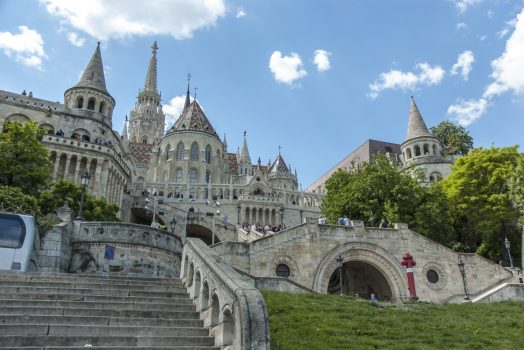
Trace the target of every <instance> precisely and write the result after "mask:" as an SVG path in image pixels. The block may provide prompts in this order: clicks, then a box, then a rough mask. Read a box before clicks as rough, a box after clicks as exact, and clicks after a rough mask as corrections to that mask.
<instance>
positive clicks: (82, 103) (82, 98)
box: [76, 96, 84, 108]
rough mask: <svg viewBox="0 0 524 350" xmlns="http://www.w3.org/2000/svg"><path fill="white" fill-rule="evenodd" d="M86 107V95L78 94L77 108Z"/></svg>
mask: <svg viewBox="0 0 524 350" xmlns="http://www.w3.org/2000/svg"><path fill="white" fill-rule="evenodd" d="M83 107H84V97H83V96H78V97H77V98H76V108H83Z"/></svg>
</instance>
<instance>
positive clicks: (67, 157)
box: [64, 154, 71, 180]
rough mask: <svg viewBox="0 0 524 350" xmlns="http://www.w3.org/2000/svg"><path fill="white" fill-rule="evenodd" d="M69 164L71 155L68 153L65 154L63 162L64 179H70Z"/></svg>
mask: <svg viewBox="0 0 524 350" xmlns="http://www.w3.org/2000/svg"><path fill="white" fill-rule="evenodd" d="M70 164H71V155H69V154H66V162H65V169H64V179H65V180H70V177H71V176H70V175H69V165H70Z"/></svg>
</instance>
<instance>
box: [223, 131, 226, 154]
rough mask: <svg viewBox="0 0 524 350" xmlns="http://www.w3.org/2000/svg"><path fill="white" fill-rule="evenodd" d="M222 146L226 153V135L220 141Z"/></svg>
mask: <svg viewBox="0 0 524 350" xmlns="http://www.w3.org/2000/svg"><path fill="white" fill-rule="evenodd" d="M222 144H223V145H224V150H225V151H227V140H226V133H224V139H223V140H222Z"/></svg>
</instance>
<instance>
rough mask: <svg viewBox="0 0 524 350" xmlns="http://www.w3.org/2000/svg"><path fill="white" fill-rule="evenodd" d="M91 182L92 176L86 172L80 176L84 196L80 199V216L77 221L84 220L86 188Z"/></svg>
mask: <svg viewBox="0 0 524 350" xmlns="http://www.w3.org/2000/svg"><path fill="white" fill-rule="evenodd" d="M89 180H91V175H89V173H88V172H87V170H86V171H84V173H83V174H82V176H80V184H81V185H82V196H81V197H80V209H79V210H78V216H77V217H76V219H77V220H84V218H83V213H84V195H85V192H86V187H87V185H89Z"/></svg>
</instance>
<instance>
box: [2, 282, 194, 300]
mask: <svg viewBox="0 0 524 350" xmlns="http://www.w3.org/2000/svg"><path fill="white" fill-rule="evenodd" d="M0 292H4V293H36V294H54V293H56V294H59V293H72V292H74V293H80V294H83V295H112V296H132V297H148V296H151V297H158V298H187V297H188V293H187V291H186V290H185V289H184V290H183V291H182V292H157V291H156V290H153V291H148V290H125V289H88V288H74V289H71V288H62V287H35V286H25V285H23V284H20V285H16V286H12V285H11V286H2V285H0Z"/></svg>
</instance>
